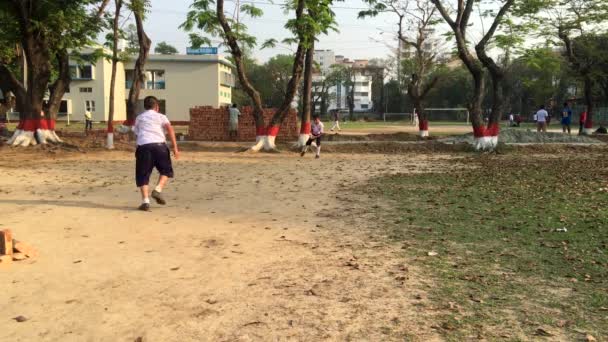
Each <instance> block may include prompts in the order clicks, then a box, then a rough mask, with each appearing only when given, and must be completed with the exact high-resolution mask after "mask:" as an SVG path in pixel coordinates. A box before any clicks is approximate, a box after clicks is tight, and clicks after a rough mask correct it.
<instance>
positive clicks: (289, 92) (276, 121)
mask: <svg viewBox="0 0 608 342" xmlns="http://www.w3.org/2000/svg"><path fill="white" fill-rule="evenodd" d="M305 5H306V1H305V0H298V2H297V7H296V20H298V21H299V20H300V19H301V18H302V15H303V13H304V8H305ZM311 42H312V39H310V41H307V37H306V36H305V34H304V33H303V32H301V33H299V35H298V48H297V50H296V54H295V56H294V60H293V66H292V69H291V78H290V79H289V83H287V89H286V91H285V97H284V98H283V102H282V103H281V105H280V106H279V108H278V109H277V110H276V112H275V113H274V114H273V116H272V119H271V120H270V123H269V125H268V127H267V128H266V131H265V134H266V135H265V136H258V137H257V138H256V140H257V141H256V144H255V145H254V146H253V147H251V149H250V150H251V151H259V150H264V151H276V144H275V140H276V137H277V135H278V134H279V129H280V127H281V123H282V122H283V121H284V120H285V117H287V114H288V113H289V111H290V109H291V107H292V102H293V99H294V97H295V95H296V91H297V89H298V84H299V83H300V79H301V78H302V71H303V66H304V57H305V55H306V51H307V50H308V49H307V45H309V44H311Z"/></svg>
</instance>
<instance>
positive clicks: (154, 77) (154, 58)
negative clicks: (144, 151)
mask: <svg viewBox="0 0 608 342" xmlns="http://www.w3.org/2000/svg"><path fill="white" fill-rule="evenodd" d="M92 52H93V50H86V51H82V54H83V55H84V56H86V55H88V54H91V53H92ZM133 68H134V59H133V60H131V61H129V62H125V63H122V62H119V63H118V64H117V72H116V88H115V92H114V120H115V121H121V120H125V119H126V112H127V108H126V100H127V97H128V95H129V89H130V88H131V85H132V83H133ZM145 69H146V70H145V76H146V82H145V84H144V85H143V86H142V89H141V91H140V101H139V102H140V103H139V104H138V106H139V107H141V108H139V110H140V111H141V110H143V103H142V102H143V98H144V97H145V96H148V95H153V96H156V97H157V98H158V99H159V100H160V102H161V111H162V112H163V113H166V114H167V116H168V117H169V119H170V120H172V121H189V120H190V108H193V107H195V106H212V107H215V108H218V107H220V106H227V105H229V104H230V103H231V101H232V87H234V75H233V74H232V69H233V65H232V64H231V63H230V62H229V61H228V60H227V59H226V58H224V57H223V56H221V55H217V54H210V55H149V57H148V60H147V62H146V65H145ZM111 70H112V64H111V63H110V62H109V61H108V60H107V59H105V58H99V59H98V60H97V61H96V62H94V63H87V62H84V63H83V62H82V61H79V62H78V63H77V62H76V61H70V72H71V75H72V82H71V83H70V89H69V91H68V92H66V94H65V95H64V97H63V101H62V103H61V107H60V109H59V114H58V119H59V120H65V119H67V116H68V115H69V117H70V119H73V120H76V121H80V120H84V113H85V111H87V110H88V111H90V112H91V114H92V115H93V120H94V121H107V120H108V114H109V113H108V108H109V101H110V100H109V94H110V77H111Z"/></svg>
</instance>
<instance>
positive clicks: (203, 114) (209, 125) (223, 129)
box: [188, 107, 298, 141]
mask: <svg viewBox="0 0 608 342" xmlns="http://www.w3.org/2000/svg"><path fill="white" fill-rule="evenodd" d="M239 110H240V111H241V116H240V118H239V127H238V137H237V140H238V141H255V135H256V134H255V133H256V130H255V122H254V120H253V115H252V112H253V108H251V107H243V108H239ZM274 112H275V110H274V109H271V108H267V109H264V121H265V122H266V123H268V122H270V119H271V118H272V115H273V114H274ZM228 120H229V117H228V109H226V108H213V107H195V108H191V109H190V126H189V128H188V138H189V140H204V141H230V140H231V139H230V137H229V135H228V126H229V124H228ZM297 138H298V118H297V113H296V111H295V110H293V109H292V110H290V112H289V114H287V117H286V118H285V121H284V122H283V124H281V129H280V130H279V135H278V136H277V141H290V140H296V139H297Z"/></svg>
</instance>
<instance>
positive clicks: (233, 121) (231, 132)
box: [228, 103, 241, 141]
mask: <svg viewBox="0 0 608 342" xmlns="http://www.w3.org/2000/svg"><path fill="white" fill-rule="evenodd" d="M228 113H229V115H230V122H229V127H228V136H229V137H230V138H231V139H233V140H234V141H236V140H237V137H238V134H239V116H241V112H240V111H239V108H238V107H237V106H236V103H235V104H233V105H232V107H230V109H228Z"/></svg>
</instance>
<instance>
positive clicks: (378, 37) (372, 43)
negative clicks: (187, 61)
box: [145, 0, 482, 62]
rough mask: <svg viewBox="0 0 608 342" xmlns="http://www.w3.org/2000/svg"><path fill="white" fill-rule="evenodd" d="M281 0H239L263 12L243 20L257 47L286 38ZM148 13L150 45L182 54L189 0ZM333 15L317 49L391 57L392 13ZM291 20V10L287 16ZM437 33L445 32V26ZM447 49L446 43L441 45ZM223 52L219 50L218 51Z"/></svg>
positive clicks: (337, 8) (264, 56)
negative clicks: (333, 25) (331, 28)
mask: <svg viewBox="0 0 608 342" xmlns="http://www.w3.org/2000/svg"><path fill="white" fill-rule="evenodd" d="M225 1H226V2H225V8H226V11H227V13H229V14H230V15H231V13H233V9H234V6H235V1H236V0H225ZM283 1H284V0H276V1H269V0H241V3H247V2H249V3H251V2H253V3H254V4H255V5H256V6H257V7H259V8H261V9H262V10H263V11H264V16H263V17H261V18H255V19H252V18H245V19H243V21H244V22H245V23H246V24H247V26H248V29H249V33H250V34H252V35H254V36H256V37H257V39H258V42H259V44H260V45H261V43H263V42H264V41H265V40H267V39H269V38H275V39H277V40H279V41H281V40H282V39H283V38H286V37H288V36H289V32H288V31H287V30H286V29H285V28H284V27H283V26H284V25H285V21H286V18H287V16H286V14H285V13H284V11H283V8H282V7H281V4H282V3H283ZM151 2H152V8H151V13H150V15H149V16H148V18H147V21H146V24H145V26H146V30H147V33H148V35H149V36H150V38H151V39H152V41H153V46H154V45H155V44H156V43H158V42H161V41H166V42H167V43H169V44H171V45H173V46H175V47H176V48H177V49H178V50H179V52H180V53H185V52H186V47H187V46H188V45H189V42H188V34H187V33H185V32H184V31H182V30H180V29H179V28H178V27H179V25H180V24H181V23H182V22H183V21H184V20H185V18H186V14H187V12H188V10H189V6H190V4H191V3H192V0H151ZM333 8H334V12H335V13H336V18H337V21H338V27H339V30H340V31H339V32H337V33H330V34H329V35H327V36H322V37H319V41H318V42H317V45H316V48H317V49H331V50H334V52H335V53H336V54H337V55H344V56H345V57H348V58H351V59H371V58H386V57H387V56H388V55H389V54H392V55H394V54H395V52H394V50H391V49H396V47H397V42H396V39H395V33H396V31H397V18H396V16H395V15H394V14H392V13H386V14H381V15H379V16H378V17H375V18H367V19H357V14H358V13H359V11H360V10H362V9H365V8H366V5H365V4H364V3H363V1H361V0H345V1H343V2H338V1H336V2H335V5H334V7H333ZM288 16H289V17H293V16H294V14H293V11H291V12H290V13H288ZM472 23H473V27H471V28H470V29H469V31H470V32H469V38H470V39H471V40H472V41H476V40H477V39H479V38H480V37H481V32H482V25H480V23H481V22H480V21H479V17H476V16H475V15H474V16H473V19H472ZM438 30H439V31H440V32H441V31H445V30H446V26H445V25H443V27H439V28H438ZM444 47H445V48H447V49H449V48H450V44H444ZM294 48H295V46H291V47H289V46H282V45H279V46H277V47H276V48H273V49H265V50H259V49H257V50H255V51H254V52H253V53H254V56H255V57H256V58H257V59H258V60H259V61H260V62H264V61H266V60H268V58H270V57H272V56H274V55H276V54H279V53H292V52H293V50H294ZM222 50H223V49H222Z"/></svg>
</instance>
